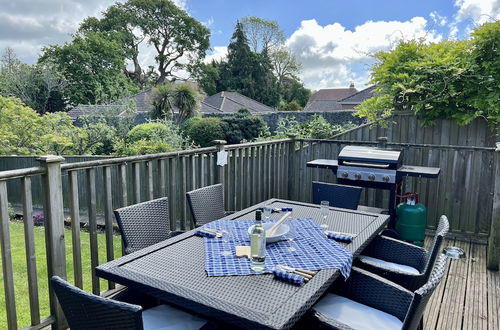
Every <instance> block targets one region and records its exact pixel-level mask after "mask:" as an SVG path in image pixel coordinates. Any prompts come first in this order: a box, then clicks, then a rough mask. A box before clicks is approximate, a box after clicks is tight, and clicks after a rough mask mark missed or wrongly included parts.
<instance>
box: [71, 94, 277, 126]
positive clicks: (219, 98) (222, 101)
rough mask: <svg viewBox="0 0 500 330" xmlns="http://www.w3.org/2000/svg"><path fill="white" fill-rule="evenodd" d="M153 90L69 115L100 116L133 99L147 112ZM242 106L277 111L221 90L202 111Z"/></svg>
mask: <svg viewBox="0 0 500 330" xmlns="http://www.w3.org/2000/svg"><path fill="white" fill-rule="evenodd" d="M151 92H152V90H151V89H149V90H146V91H144V92H140V93H137V94H134V95H132V96H129V97H126V98H123V99H121V100H119V101H116V102H113V103H110V104H106V105H78V106H76V107H74V108H73V109H71V110H70V111H69V112H68V115H69V116H70V117H71V118H73V119H77V118H79V117H81V116H99V115H101V114H102V112H103V111H105V110H109V109H113V108H116V107H117V106H122V105H123V104H126V103H127V102H128V101H129V100H132V99H133V100H134V101H135V103H136V105H137V114H146V113H148V112H149V111H150V110H151V104H150V97H151ZM242 108H245V109H248V110H249V111H250V112H251V113H264V112H276V109H274V108H271V107H269V106H267V105H265V104H262V103H260V102H258V101H255V100H254V99H251V98H249V97H246V96H245V95H242V94H240V93H237V92H220V93H217V94H214V95H212V96H209V97H207V98H205V99H204V100H203V101H202V102H201V110H200V112H201V113H234V112H237V111H238V110H240V109H242ZM174 112H177V111H175V110H174ZM120 115H121V113H120Z"/></svg>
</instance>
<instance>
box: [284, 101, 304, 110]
mask: <svg viewBox="0 0 500 330" xmlns="http://www.w3.org/2000/svg"><path fill="white" fill-rule="evenodd" d="M279 109H280V110H281V111H301V110H303V109H304V108H303V107H302V106H301V105H300V104H299V102H297V101H295V100H293V101H291V102H288V103H283V104H280V108H279Z"/></svg>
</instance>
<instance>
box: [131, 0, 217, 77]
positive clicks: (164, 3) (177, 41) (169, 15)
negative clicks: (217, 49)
mask: <svg viewBox="0 0 500 330" xmlns="http://www.w3.org/2000/svg"><path fill="white" fill-rule="evenodd" d="M124 8H125V9H126V10H127V11H128V12H131V13H133V14H134V15H133V16H134V17H133V24H134V25H135V26H137V27H138V28H139V29H140V31H141V32H142V34H143V35H144V36H145V37H146V40H147V42H148V43H149V44H150V45H152V46H153V47H154V48H155V50H156V56H155V60H156V63H157V70H158V73H159V76H158V79H157V81H156V83H157V84H160V83H163V82H164V81H165V79H167V78H169V77H172V76H173V75H174V74H175V72H176V71H177V70H179V69H181V68H183V67H184V66H185V65H184V64H182V63H181V62H180V61H179V60H180V59H181V58H182V57H183V56H184V55H186V56H188V57H191V61H194V60H196V59H198V58H200V57H204V56H205V51H206V50H207V49H208V47H209V36H210V31H209V30H208V29H207V28H206V27H205V26H203V24H201V23H200V22H198V21H197V20H196V19H194V18H193V17H191V16H189V15H188V14H187V13H186V12H185V11H184V10H182V9H180V8H179V7H177V6H176V5H175V4H174V3H173V2H172V1H170V0H129V1H127V2H126V3H125V4H124Z"/></svg>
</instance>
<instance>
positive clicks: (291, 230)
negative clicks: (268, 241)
mask: <svg viewBox="0 0 500 330" xmlns="http://www.w3.org/2000/svg"><path fill="white" fill-rule="evenodd" d="M290 220H293V218H291V215H290ZM288 228H289V230H288V234H287V235H286V241H287V242H288V248H287V250H288V252H295V251H297V249H296V248H295V244H294V243H295V236H296V234H297V232H296V230H295V224H294V223H292V222H291V221H288Z"/></svg>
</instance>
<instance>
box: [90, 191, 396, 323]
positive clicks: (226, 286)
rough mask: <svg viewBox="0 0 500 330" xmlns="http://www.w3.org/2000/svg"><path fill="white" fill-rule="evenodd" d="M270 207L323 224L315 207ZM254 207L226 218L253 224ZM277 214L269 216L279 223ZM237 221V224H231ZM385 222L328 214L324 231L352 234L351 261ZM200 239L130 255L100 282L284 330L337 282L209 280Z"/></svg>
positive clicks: (326, 274)
mask: <svg viewBox="0 0 500 330" xmlns="http://www.w3.org/2000/svg"><path fill="white" fill-rule="evenodd" d="M267 202H270V203H271V205H272V206H273V207H287V206H291V207H293V212H294V217H297V218H313V219H316V220H317V221H318V223H321V222H323V221H322V218H321V216H320V208H319V205H314V204H307V203H302V202H293V201H286V200H278V199H272V200H269V201H267ZM263 204H264V203H261V204H259V205H254V206H251V207H249V208H246V209H244V210H242V211H239V212H237V213H234V214H232V215H230V216H228V219H238V218H240V219H253V218H254V216H255V214H254V212H255V210H256V209H257V207H259V206H262V205H263ZM279 217H280V214H273V218H276V219H278V218H279ZM236 221H237V220H236ZM388 221H389V216H388V215H384V214H373V213H367V212H363V211H359V210H346V209H338V208H331V212H330V214H329V216H328V218H327V222H328V224H329V230H334V231H341V232H349V233H354V234H357V235H358V236H357V237H356V239H354V240H353V242H352V243H350V244H349V245H347V246H346V247H347V249H349V250H350V251H351V252H352V253H353V254H354V257H356V256H357V255H358V254H359V253H360V252H361V251H362V250H363V248H364V247H365V246H366V245H367V244H368V243H369V242H370V241H371V239H372V238H373V237H374V236H375V235H377V234H378V233H379V232H380V231H381V230H382V229H383V228H384V227H385V225H386V224H387V222H388ZM204 261H205V252H204V245H203V238H201V237H198V236H194V230H191V231H189V232H186V233H184V234H181V235H178V236H175V237H173V238H171V239H168V240H166V241H163V242H160V243H157V244H155V245H152V246H150V247H148V248H145V249H142V250H140V251H137V252H134V253H131V254H129V255H126V256H124V257H121V258H119V259H116V260H113V261H111V262H108V263H106V264H104V265H101V266H99V267H97V268H96V274H97V276H99V277H102V278H105V279H108V280H111V281H114V282H116V283H120V284H123V285H126V286H128V287H130V288H135V289H137V290H141V291H143V292H145V293H147V294H150V295H152V296H154V297H157V298H159V299H161V300H163V301H166V302H169V303H172V304H174V305H177V306H180V307H182V308H185V309H187V310H190V311H193V312H195V313H198V314H201V315H202V316H204V317H206V318H208V319H212V320H216V321H222V322H225V323H228V324H230V325H231V326H237V327H242V328H264V329H287V328H290V327H292V326H293V325H294V324H295V323H296V322H297V321H298V320H299V319H300V317H301V316H302V315H303V314H304V313H305V312H306V311H307V310H308V309H309V308H310V307H311V306H312V305H313V304H314V303H315V302H316V301H317V300H318V299H319V298H320V297H321V295H322V294H323V293H324V292H325V291H326V290H327V289H328V287H330V285H331V284H332V283H333V282H334V281H335V279H336V278H337V277H338V276H339V274H340V272H339V271H338V270H337V269H323V270H321V271H319V272H318V273H317V274H316V275H315V276H314V277H313V278H312V280H310V281H309V282H308V283H306V284H305V285H303V286H301V287H297V286H294V285H291V284H289V283H285V282H282V281H278V280H275V279H274V277H273V275H272V274H263V275H251V276H224V277H208V276H207V275H206V272H205V267H204Z"/></svg>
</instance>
